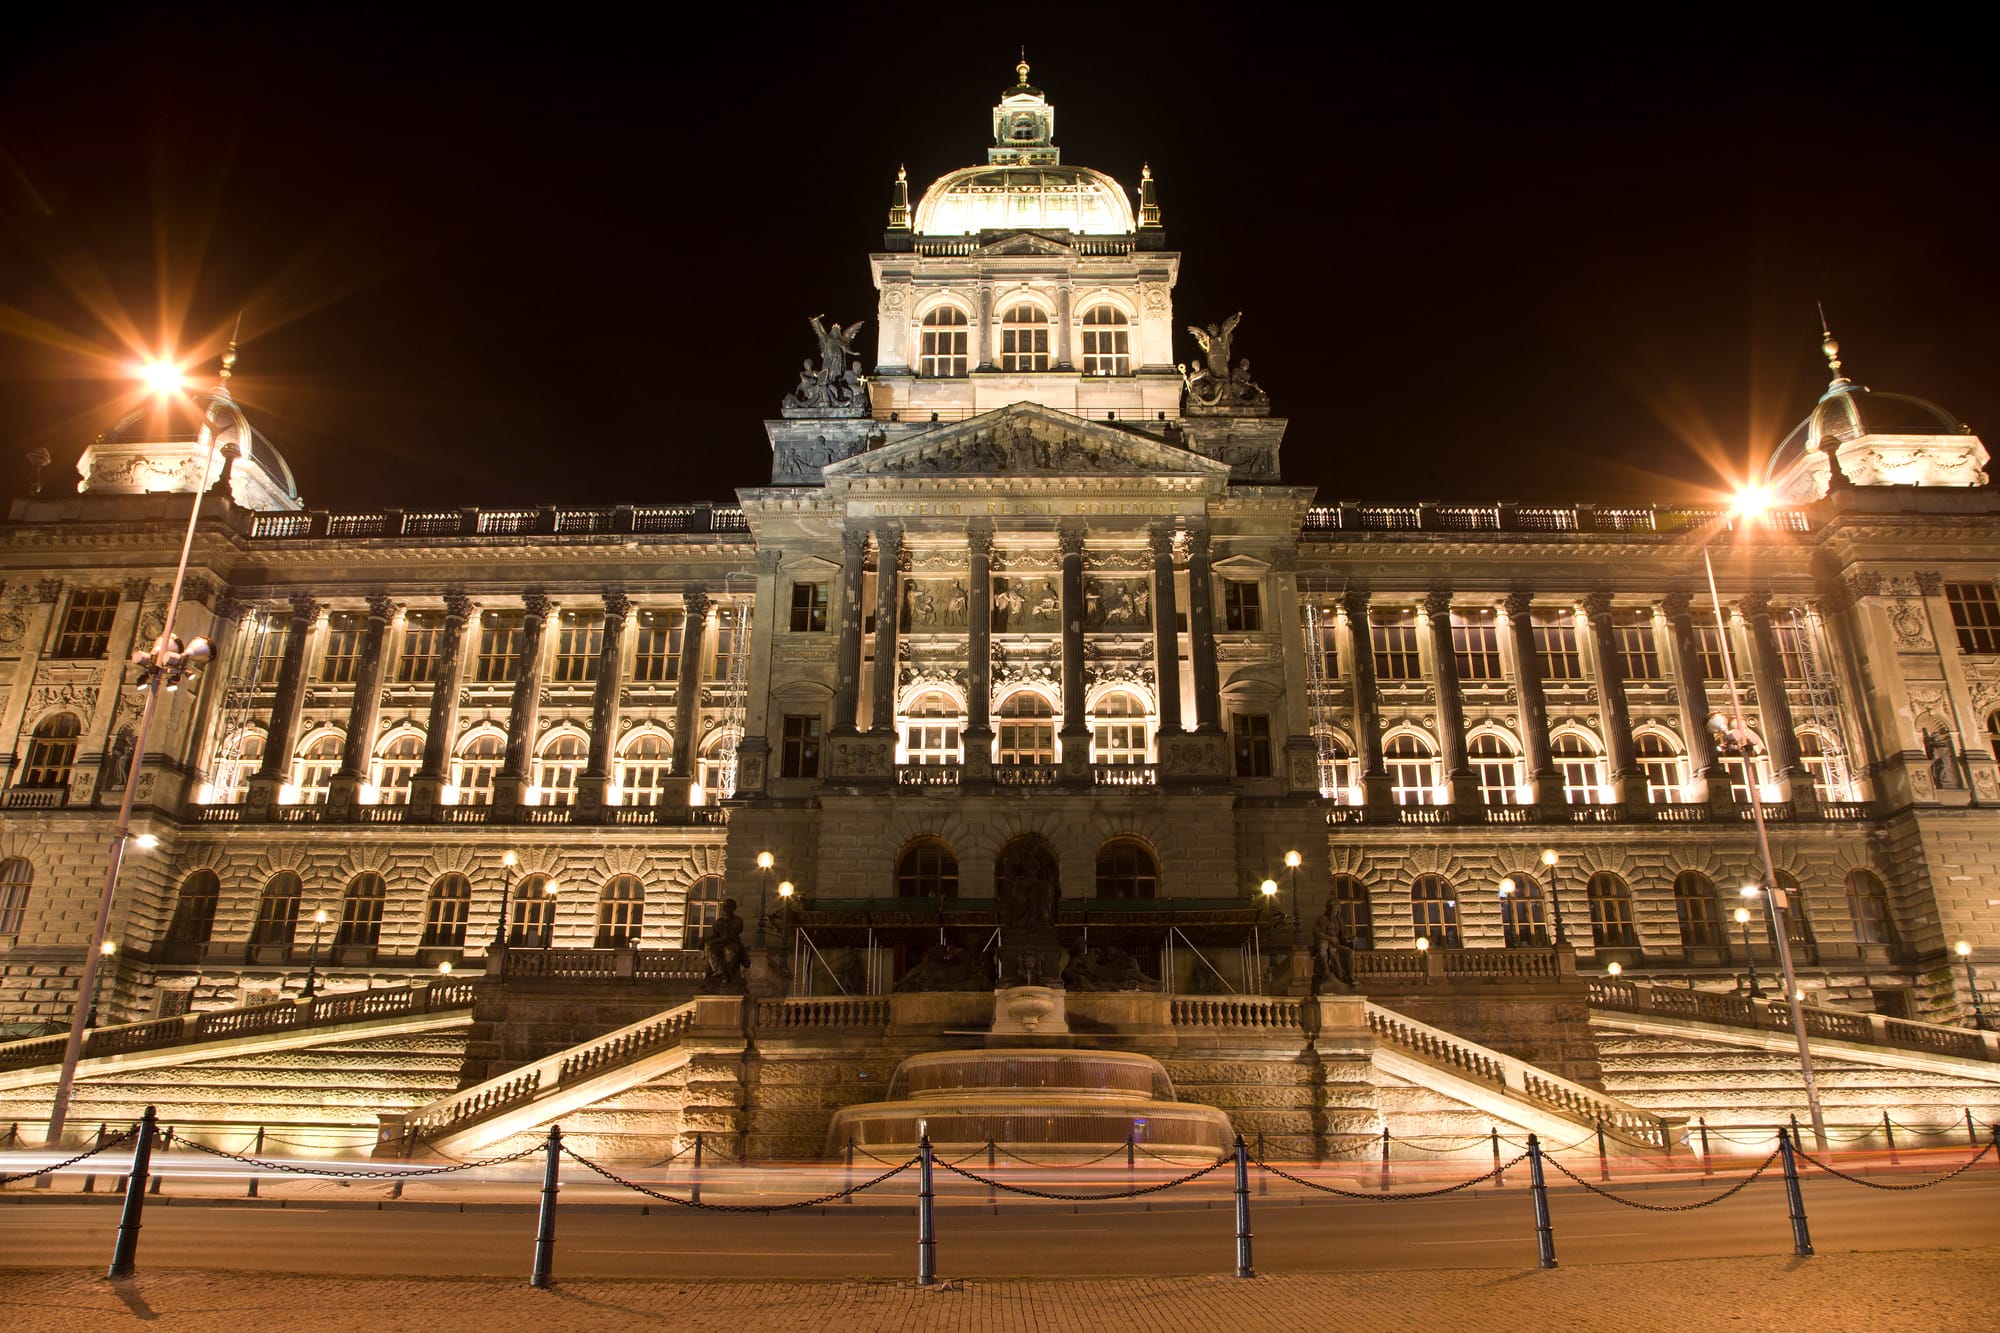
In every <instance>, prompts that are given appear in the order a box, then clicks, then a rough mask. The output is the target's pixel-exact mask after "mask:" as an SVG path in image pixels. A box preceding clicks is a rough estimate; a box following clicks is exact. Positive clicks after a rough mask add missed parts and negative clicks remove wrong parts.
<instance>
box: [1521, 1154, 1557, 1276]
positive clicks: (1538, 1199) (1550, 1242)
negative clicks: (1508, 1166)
mask: <svg viewBox="0 0 2000 1333" xmlns="http://www.w3.org/2000/svg"><path fill="white" fill-rule="evenodd" d="M1528 1193H1530V1194H1531V1195H1533V1196H1534V1199H1535V1247H1536V1248H1537V1249H1538V1250H1540V1251H1541V1263H1542V1267H1544V1268H1554V1267H1555V1266H1556V1230H1555V1227H1554V1226H1552V1225H1550V1223H1549V1187H1548V1184H1547V1182H1545V1181H1544V1180H1543V1179H1542V1144H1541V1140H1539V1139H1537V1138H1536V1137H1535V1136H1534V1135H1533V1134H1530V1135H1528Z"/></svg>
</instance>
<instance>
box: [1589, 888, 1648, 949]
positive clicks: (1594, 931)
mask: <svg viewBox="0 0 2000 1333" xmlns="http://www.w3.org/2000/svg"><path fill="white" fill-rule="evenodd" d="M1584 894H1585V896H1586V897H1588V898H1589V899H1590V937H1591V939H1592V940H1593V941H1595V942H1596V944H1597V947H1598V948H1600V949H1636V948H1638V947H1639V933H1638V931H1637V930H1636V929H1634V928H1633V925H1632V890H1630V889H1628V888H1626V887H1625V881H1624V880H1622V879H1620V878H1618V876H1616V875H1614V874H1612V873H1611V872H1610V871H1608V870H1600V871H1598V872H1597V873H1596V874H1595V875H1592V876H1591V877H1590V883H1589V884H1588V885H1586V886H1585V888H1584Z"/></svg>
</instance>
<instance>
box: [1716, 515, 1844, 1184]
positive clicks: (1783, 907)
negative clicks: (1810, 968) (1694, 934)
mask: <svg viewBox="0 0 2000 1333" xmlns="http://www.w3.org/2000/svg"><path fill="white" fill-rule="evenodd" d="M1769 505H1770V497H1769V495H1768V494H1767V493H1766V492H1765V491H1764V490H1763V489H1762V488H1761V487H1748V488H1745V489H1743V490H1741V491H1738V492H1737V496H1736V503H1735V504H1734V505H1732V506H1731V507H1730V516H1731V517H1732V518H1734V517H1738V516H1741V517H1743V518H1747V519H1754V518H1757V517H1758V516H1760V515H1761V514H1762V513H1763V511H1764V510H1765V509H1766V508H1767V507H1769ZM1701 563H1702V567H1703V568H1704V569H1705V570H1706V571H1707V572H1708V600H1709V605H1710V606H1711V607H1712V608H1713V609H1714V611H1715V640H1716V646H1717V647H1718V648H1720V649H1721V650H1722V677H1723V679H1724V680H1725V681H1726V682H1727V683H1728V685H1729V711H1730V714H1731V715H1732V717H1733V719H1734V720H1733V721H1732V720H1731V718H1730V717H1724V716H1723V715H1722V714H1721V713H1711V714H1710V715H1709V718H1708V730H1709V733H1710V734H1711V735H1712V736H1713V737H1714V738H1715V745H1716V749H1717V750H1718V751H1720V752H1721V753H1723V754H1728V755H1733V756H1735V757H1736V758H1739V759H1741V760H1742V761H1743V785H1744V786H1746V787H1748V788H1749V789H1750V818H1751V822H1752V823H1754V824H1755V825H1756V826H1757V853H1758V855H1759V856H1760V857H1762V858H1763V866H1762V869H1761V870H1760V871H1759V873H1758V880H1759V886H1760V887H1761V888H1762V889H1763V890H1764V891H1765V892H1766V893H1768V894H1769V895H1770V897H1769V898H1768V899H1767V900H1766V901H1767V902H1768V904H1769V909H1770V912H1771V924H1772V929H1771V934H1772V937H1773V938H1775V939H1776V940H1777V942H1778V965H1779V967H1780V968H1782V969H1783V970H1784V974H1785V994H1787V995H1797V994H1798V993H1799V982H1798V976H1797V974H1796V973H1795V972H1794V971H1793V970H1792V946H1791V940H1790V938H1789V937H1790V935H1791V929H1790V923H1789V920H1788V918H1787V916H1786V913H1787V912H1788V911H1789V909H1790V904H1788V903H1787V902H1786V901H1785V891H1784V890H1783V889H1781V888H1779V887H1778V883H1777V879H1776V876H1775V874H1774V868H1773V866H1772V862H1771V835H1770V831H1769V830H1768V829H1767V828H1766V827H1765V824H1764V794H1763V792H1762V790H1761V789H1760V784H1759V783H1758V781H1757V772H1756V769H1755V767H1754V765H1752V763H1751V760H1752V759H1753V758H1755V757H1756V754H1757V745H1756V743H1755V741H1754V740H1753V739H1752V737H1751V735H1750V727H1749V725H1748V724H1747V723H1746V722H1744V720H1743V695H1742V691H1741V690H1739V689H1738V688H1737V685H1736V658H1735V654H1733V653H1731V652H1730V651H1729V623H1728V621H1727V620H1725V619H1724V618H1723V614H1722V594H1721V592H1719V591H1718V590H1717V588H1716V585H1715V561H1714V559H1713V558H1712V557H1711V556H1710V554H1709V549H1708V547H1707V546H1706V545H1704V546H1703V547H1702V548H1701ZM1791 1011H1792V1039H1793V1041H1795V1042H1797V1043H1798V1048H1799V1075H1800V1077H1801V1078H1802V1079H1803V1080H1804V1082H1805V1090H1806V1109H1807V1110H1808V1111H1809V1112H1811V1113H1812V1127H1813V1142H1814V1143H1815V1144H1816V1145H1817V1146H1818V1148H1819V1150H1820V1151H1821V1152H1825V1151H1826V1150H1827V1139H1826V1116H1825V1114H1824V1113H1823V1112H1822V1111H1821V1110H1820V1105H1819V1081H1818V1080H1817V1079H1815V1078H1814V1077H1813V1066H1812V1047H1811V1045H1810V1044H1809V1043H1808V1042H1807V1040H1806V1012H1805V1006H1804V1005H1803V1004H1800V1003H1799V1002H1797V1001H1796V1000H1794V1001H1793V1002H1792V1005H1791Z"/></svg>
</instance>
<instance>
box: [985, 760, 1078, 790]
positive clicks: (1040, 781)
mask: <svg viewBox="0 0 2000 1333" xmlns="http://www.w3.org/2000/svg"><path fill="white" fill-rule="evenodd" d="M1061 778H1062V768H1061V767H1060V766H1058V765H1056V764H995V765H993V785H994V786H996V787H1053V786H1055V785H1056V783H1057V782H1058V781H1060V780H1061Z"/></svg>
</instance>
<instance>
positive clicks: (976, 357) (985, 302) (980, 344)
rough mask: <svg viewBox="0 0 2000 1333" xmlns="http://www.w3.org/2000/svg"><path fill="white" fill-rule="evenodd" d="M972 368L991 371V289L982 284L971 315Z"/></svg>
mask: <svg viewBox="0 0 2000 1333" xmlns="http://www.w3.org/2000/svg"><path fill="white" fill-rule="evenodd" d="M972 368H973V369H974V370H991V369H993V288H992V287H990V286H988V285H986V284H984V283H982V284H980V288H979V305H978V308H977V309H976V310H974V311H973V314H972Z"/></svg>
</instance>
